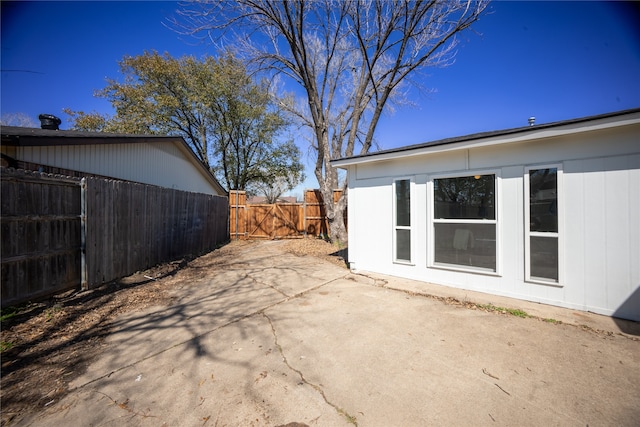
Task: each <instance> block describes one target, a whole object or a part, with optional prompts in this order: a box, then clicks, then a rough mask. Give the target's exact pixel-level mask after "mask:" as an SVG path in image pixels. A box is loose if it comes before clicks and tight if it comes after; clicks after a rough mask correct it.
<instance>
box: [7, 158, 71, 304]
mask: <svg viewBox="0 0 640 427" xmlns="http://www.w3.org/2000/svg"><path fill="white" fill-rule="evenodd" d="M0 178H1V179H0V187H1V188H0V191H1V193H2V198H1V200H2V201H1V203H0V206H1V207H0V230H1V231H0V232H1V233H2V246H1V248H2V254H1V257H2V262H1V263H2V267H1V274H0V276H1V279H2V307H5V306H7V305H10V304H13V303H18V302H22V301H25V300H28V299H29V298H36V297H40V296H44V295H48V294H52V293H55V292H58V291H62V290H65V289H69V288H73V287H75V286H79V285H80V281H81V240H82V236H81V230H82V227H81V216H80V214H81V205H82V203H81V191H80V190H81V189H80V183H81V180H80V178H63V177H61V176H56V177H51V176H47V175H44V174H40V173H35V172H34V173H32V172H25V171H22V170H18V171H16V170H13V169H5V168H2V170H1V175H0Z"/></svg>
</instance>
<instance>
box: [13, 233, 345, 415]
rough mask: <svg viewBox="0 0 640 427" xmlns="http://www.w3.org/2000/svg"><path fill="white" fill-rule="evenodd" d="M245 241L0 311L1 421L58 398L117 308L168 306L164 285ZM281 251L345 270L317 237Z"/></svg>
mask: <svg viewBox="0 0 640 427" xmlns="http://www.w3.org/2000/svg"><path fill="white" fill-rule="evenodd" d="M252 244H255V242H251V241H234V242H231V243H229V244H227V245H226V246H224V247H222V248H220V249H217V250H215V251H213V252H210V253H208V254H206V255H203V256H201V257H199V258H196V259H193V260H190V261H187V260H179V261H175V262H171V263H167V264H163V265H159V266H156V267H154V268H151V269H149V270H146V271H142V272H138V273H136V274H134V275H132V276H129V277H126V278H124V279H121V280H119V281H117V282H113V283H109V284H105V285H103V286H101V287H99V288H97V289H93V290H91V291H87V292H77V291H69V292H66V293H63V294H59V295H55V296H53V297H51V298H49V299H48V300H45V301H41V302H37V303H30V304H27V305H24V306H20V307H11V308H8V309H5V310H2V330H1V331H0V342H1V364H2V370H1V379H0V402H1V412H2V419H1V425H2V426H9V425H11V424H12V420H15V419H17V418H20V417H21V415H24V414H26V413H33V412H37V411H39V410H41V409H42V408H44V407H46V406H47V404H48V403H50V402H52V401H55V400H59V399H60V398H61V397H63V396H64V395H65V394H66V393H67V391H68V385H69V383H70V381H71V380H73V379H74V378H75V377H77V376H78V375H79V374H81V373H82V372H83V371H84V370H85V368H86V366H87V365H88V364H89V363H91V361H92V360H93V359H94V358H95V357H96V356H97V355H98V354H99V353H101V352H103V351H105V348H104V339H105V337H106V336H107V335H108V334H109V331H110V328H111V322H112V321H113V319H115V318H116V317H117V316H119V315H120V314H123V313H128V312H135V311H141V310H144V309H146V308H148V307H151V306H163V305H165V306H168V305H171V303H172V297H171V296H170V295H171V292H170V291H171V290H172V289H173V288H174V287H176V286H178V285H180V283H181V282H182V281H184V280H186V279H188V278H189V277H193V276H195V275H197V274H201V273H200V272H199V266H201V265H214V266H216V265H219V266H221V267H222V266H223V265H224V264H225V263H227V262H229V261H230V260H232V259H233V258H234V256H233V254H234V252H235V251H236V250H237V249H238V248H241V247H245V246H246V245H252ZM283 246H284V248H285V250H286V251H288V252H291V253H293V254H295V255H298V256H304V255H310V256H314V257H317V258H319V259H323V260H326V261H329V262H332V263H335V264H337V265H340V266H343V267H345V268H346V264H345V262H344V259H343V256H345V252H346V248H339V247H337V246H334V245H332V244H330V243H327V242H325V241H323V240H319V239H295V240H288V241H286V242H285V243H284V245H283Z"/></svg>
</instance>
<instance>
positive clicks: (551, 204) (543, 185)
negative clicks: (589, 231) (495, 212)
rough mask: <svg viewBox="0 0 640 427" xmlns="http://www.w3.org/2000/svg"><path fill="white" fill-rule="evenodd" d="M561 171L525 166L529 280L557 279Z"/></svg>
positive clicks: (527, 268) (557, 280) (526, 254)
mask: <svg viewBox="0 0 640 427" xmlns="http://www.w3.org/2000/svg"><path fill="white" fill-rule="evenodd" d="M560 174H561V169H560V168H559V167H557V166H554V167H541V168H528V169H527V171H526V173H525V204H526V206H525V230H526V232H525V235H526V242H525V256H526V279H527V280H529V281H538V282H544V283H559V282H560V250H559V247H560V245H559V243H560V227H559V224H560V222H559V221H558V218H559V216H558V213H559V211H560V206H559V198H558V188H559V186H558V181H559V179H560V176H561V175H560Z"/></svg>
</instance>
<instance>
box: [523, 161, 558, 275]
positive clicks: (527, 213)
mask: <svg viewBox="0 0 640 427" xmlns="http://www.w3.org/2000/svg"><path fill="white" fill-rule="evenodd" d="M552 168H555V169H556V170H557V172H556V185H557V188H556V201H557V209H558V232H557V233H554V232H541V231H531V226H530V221H531V210H530V206H529V201H530V200H529V198H530V197H529V192H530V191H529V190H530V186H529V172H530V171H531V170H539V169H552ZM523 182H524V193H523V194H524V269H525V278H524V280H525V281H526V282H530V283H536V284H540V285H550V286H556V287H563V286H564V285H563V283H564V235H565V232H564V190H563V189H564V185H563V171H562V163H550V164H542V165H531V166H526V167H525V168H524V180H523ZM532 236H533V237H536V236H538V237H555V238H557V239H558V281H557V282H556V281H554V280H547V279H544V278H542V277H535V276H533V277H532V276H531V237H532Z"/></svg>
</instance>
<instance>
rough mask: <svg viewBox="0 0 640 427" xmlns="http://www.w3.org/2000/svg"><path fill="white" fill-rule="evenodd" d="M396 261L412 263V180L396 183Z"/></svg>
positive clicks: (394, 188)
mask: <svg viewBox="0 0 640 427" xmlns="http://www.w3.org/2000/svg"><path fill="white" fill-rule="evenodd" d="M393 190H394V191H393V193H394V207H395V209H394V210H395V212H394V214H395V215H394V216H395V218H394V224H395V227H394V228H395V230H394V236H393V240H394V260H395V261H398V262H407V263H410V262H411V180H409V179H399V180H397V181H395V182H394V186H393Z"/></svg>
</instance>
